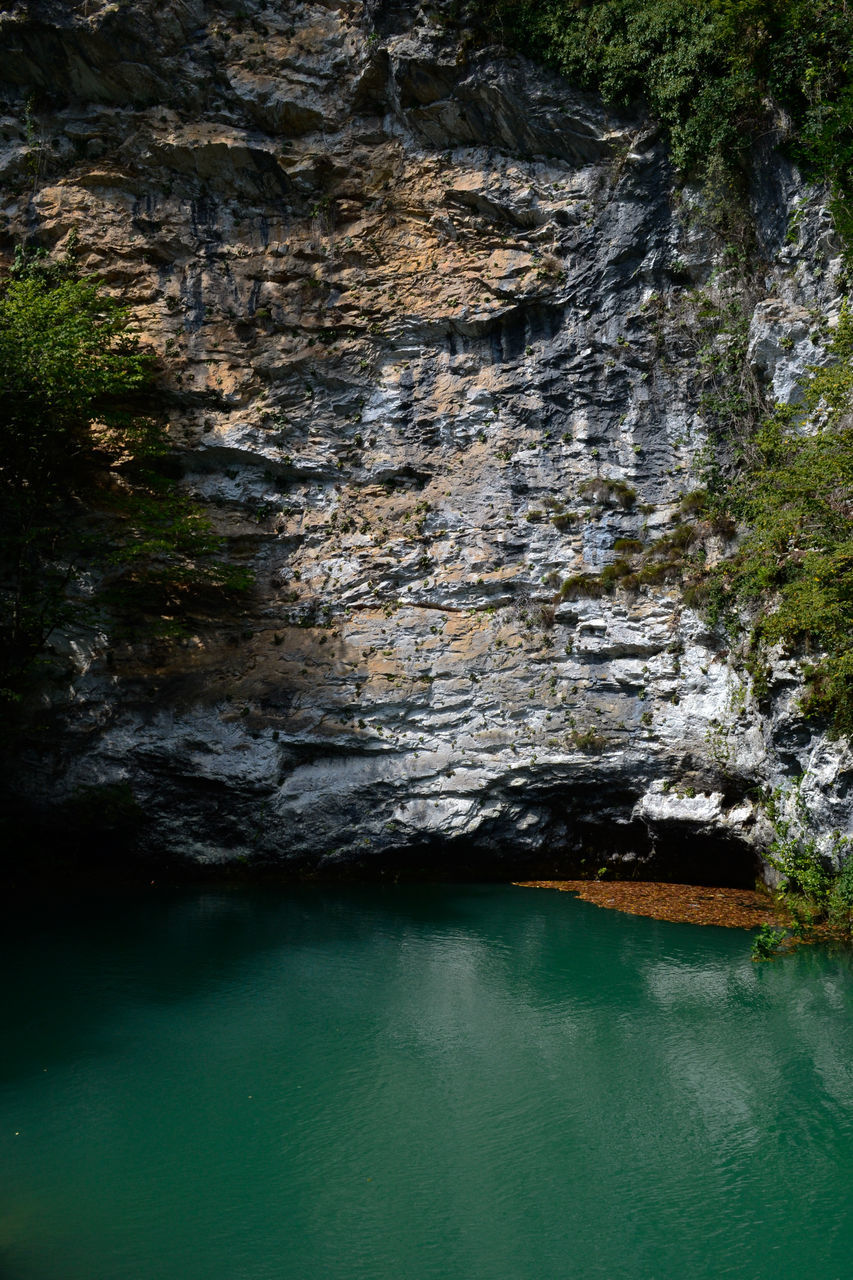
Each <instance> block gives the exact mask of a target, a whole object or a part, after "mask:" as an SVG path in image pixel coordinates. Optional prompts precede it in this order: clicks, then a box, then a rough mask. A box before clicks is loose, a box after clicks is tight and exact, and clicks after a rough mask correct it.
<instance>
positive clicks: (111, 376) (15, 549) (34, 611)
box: [0, 253, 246, 696]
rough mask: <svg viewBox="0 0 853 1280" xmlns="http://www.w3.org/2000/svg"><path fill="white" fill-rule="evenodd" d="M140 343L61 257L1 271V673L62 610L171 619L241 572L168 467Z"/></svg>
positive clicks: (119, 310)
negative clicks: (192, 599)
mask: <svg viewBox="0 0 853 1280" xmlns="http://www.w3.org/2000/svg"><path fill="white" fill-rule="evenodd" d="M152 378H153V364H152V360H151V357H150V356H149V355H148V354H147V353H146V352H145V351H144V350H143V349H142V347H141V346H140V344H139V342H138V341H137V339H136V338H135V337H134V335H133V332H132V327H131V319H130V316H129V314H128V312H127V309H126V308H124V307H122V306H121V305H120V304H119V303H117V302H116V301H115V300H113V299H111V298H109V297H108V296H106V295H105V294H104V292H103V290H102V289H101V288H100V286H99V284H98V282H97V281H93V280H86V279H81V278H80V277H79V275H78V274H77V272H76V270H75V267H74V262H73V259H72V258H71V257H66V258H65V259H63V260H62V261H51V260H50V259H48V258H47V257H46V256H45V255H43V254H33V255H27V254H23V253H19V254H18V255H17V257H16V261H15V264H14V266H13V268H12V270H11V272H10V273H9V276H8V278H7V279H6V280H5V281H4V282H3V284H2V285H0V603H1V604H2V614H0V654H2V664H1V665H0V685H2V686H3V688H4V691H5V693H6V695H7V696H8V695H9V694H10V693H13V692H14V691H15V690H16V689H17V688H18V687H19V685H20V680H21V678H22V677H23V676H25V675H26V674H27V673H28V672H29V671H30V670H31V668H32V663H33V661H34V660H35V659H37V658H38V657H39V656H40V655H41V654H43V652H44V649H45V646H46V643H47V641H48V638H49V637H50V635H51V633H52V632H54V631H55V630H56V628H57V627H59V626H61V625H62V624H63V623H66V622H68V621H69V620H70V619H71V618H72V617H76V618H77V619H78V620H79V619H82V618H83V617H84V615H85V616H87V617H88V619H89V620H91V621H94V620H95V615H97V621H98V623H99V625H100V626H102V627H103V626H105V625H109V626H110V627H111V628H113V629H115V628H116V627H119V626H124V627H127V626H128V625H129V624H134V623H137V624H138V623H139V622H140V621H142V622H145V623H147V624H149V625H150V624H154V623H156V624H162V623H163V622H164V621H171V620H173V619H174V616H175V614H176V613H177V611H179V609H180V607H181V604H182V602H183V601H184V600H185V599H186V597H187V595H188V593H189V592H190V590H191V589H195V590H197V589H198V587H199V585H203V586H207V587H211V586H212V587H214V588H221V587H240V586H244V585H246V583H245V581H244V580H243V578H241V575H240V574H239V573H235V572H233V571H232V570H231V569H229V568H228V567H227V566H225V565H222V564H220V563H219V562H218V561H216V560H215V559H214V558H213V557H214V553H215V552H216V551H217V550H218V541H217V539H215V538H214V537H213V535H212V532H211V529H210V525H209V522H208V521H207V520H206V519H205V517H204V515H203V513H202V512H201V511H200V510H199V509H198V508H197V507H196V505H195V504H194V503H192V502H191V501H190V500H189V499H188V498H187V497H186V496H185V495H183V494H182V493H181V492H180V490H179V489H178V488H177V485H176V483H175V480H174V479H173V478H172V477H171V476H170V475H169V471H168V467H167V465H166V464H167V462H168V455H169V450H168V445H167V441H166V438H165V435H164V433H163V431H162V429H161V428H160V426H159V425H158V423H157V421H156V419H155V418H154V417H152V416H151V414H150V412H146V410H148V409H149V408H150V404H151V397H150V388H151V384H152Z"/></svg>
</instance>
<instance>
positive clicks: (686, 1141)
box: [0, 886, 853, 1280]
mask: <svg viewBox="0 0 853 1280" xmlns="http://www.w3.org/2000/svg"><path fill="white" fill-rule="evenodd" d="M2 945H3V946H4V947H5V948H6V951H7V954H6V957H5V958H6V962H7V972H12V971H13V969H14V972H16V973H17V974H20V975H21V980H20V981H19V982H17V983H15V984H7V989H6V990H5V991H3V992H2V994H0V1002H2V1004H0V1008H2V1016H3V1018H4V1024H5V1025H6V1026H7V1027H15V1029H16V1034H15V1036H13V1037H10V1038H9V1039H8V1040H7V1041H6V1043H5V1045H4V1050H3V1054H2V1075H0V1081H2V1088H0V1121H2V1133H3V1134H4V1135H5V1139H6V1140H5V1144H4V1150H3V1155H2V1156H0V1191H2V1192H3V1193H4V1203H5V1204H6V1205H7V1206H8V1209H7V1217H5V1218H3V1219H0V1257H3V1256H4V1253H3V1252H2V1251H3V1250H5V1258H6V1259H8V1261H7V1263H6V1265H7V1270H8V1272H9V1275H10V1277H15V1280H17V1277H18V1276H21V1277H23V1276H28V1277H30V1280H60V1278H61V1280H78V1278H79V1280H91V1277H92V1276H93V1275H105V1276H106V1275H109V1276H110V1277H111V1280H140V1277H142V1276H146V1277H147V1276H149V1275H150V1276H153V1275H156V1276H158V1277H162V1280H172V1277H175V1278H176V1280H177V1277H180V1278H181V1280H194V1278H195V1277H198V1278H199V1280H201V1278H202V1277H204V1280H216V1278H217V1277H222V1280H231V1277H233V1276H240V1277H241V1278H242V1277H245V1278H246V1280H254V1278H255V1277H257V1278H258V1280H260V1278H261V1277H267V1276H269V1277H273V1276H275V1277H276V1278H277V1280H281V1278H282V1277H284V1278H285V1280H289V1278H290V1277H293V1280H312V1278H313V1277H317V1280H338V1278H340V1280H353V1278H357V1277H362V1276H363V1277H365V1280H382V1278H384V1277H388V1278H389V1280H391V1277H394V1280H397V1278H398V1277H400V1276H405V1277H406V1278H407V1280H427V1278H431V1277H435V1278H436V1280H438V1278H439V1277H441V1280H456V1277H459V1280H462V1277H465V1280H468V1277H483V1278H484V1280H504V1277H506V1280H510V1277H511V1278H512V1280H517V1278H518V1277H527V1276H530V1277H536V1280H551V1278H552V1277H553V1280H563V1278H564V1277H566V1276H575V1275H577V1276H583V1277H602V1278H604V1277H607V1280H610V1278H611V1277H616V1276H624V1277H637V1278H638V1280H640V1278H642V1280H648V1278H649V1277H651V1276H656V1275H657V1276H666V1277H669V1276H674V1275H680V1274H682V1273H683V1272H685V1271H689V1272H690V1273H691V1274H692V1275H696V1276H708V1277H711V1276H714V1277H716V1276H720V1275H727V1274H731V1275H750V1276H753V1275H754V1276H758V1277H763V1276H767V1277H768V1280H769V1277H770V1276H771V1275H773V1276H778V1275H785V1274H788V1273H789V1272H791V1273H792V1272H793V1270H794V1268H795V1267H796V1268H797V1269H798V1270H800V1271H802V1272H803V1274H808V1275H809V1276H813V1277H816V1278H817V1280H821V1278H822V1277H830V1276H833V1275H836V1274H838V1275H841V1274H846V1265H847V1264H846V1255H845V1253H844V1242H843V1238H842V1233H841V1231H840V1230H839V1229H838V1226H837V1224H838V1222H839V1221H840V1219H842V1218H843V1215H844V1213H845V1212H846V1211H848V1210H849V1208H850V1204H849V1199H850V1194H851V1193H850V1191H849V1188H850V1186H851V1185H853V1178H851V1175H853V1135H851V1131H850V1130H851V1126H850V1115H851V1102H853V1077H852V1075H851V1063H853V1019H851V1012H853V1010H851V984H850V981H849V979H850V966H849V962H848V960H847V959H846V957H844V956H831V955H827V954H824V953H818V952H810V953H809V952H801V953H798V954H797V955H794V956H791V957H788V958H786V959H785V960H783V961H781V962H779V963H778V964H774V965H765V966H755V965H753V964H751V963H750V960H749V936H748V935H746V934H741V933H735V932H727V931H724V930H718V929H704V930H703V929H699V928H691V927H689V926H679V925H668V924H661V923H660V922H656V921H651V920H644V919H640V918H637V917H629V916H619V915H615V914H611V913H607V912H604V911H601V910H599V909H598V908H596V907H593V906H590V905H589V904H585V903H579V902H576V901H574V900H572V899H570V898H568V897H567V896H566V895H557V894H554V895H551V894H545V893H543V894H534V893H531V892H526V891H523V890H514V889H512V888H501V887H497V886H488V887H482V888H480V887H471V888H465V887H458V886H456V887H453V888H447V889H443V888H435V887H424V886H419V887H415V888H405V889H370V890H353V889H348V890H340V891H332V890H329V889H325V888H324V889H315V888H306V889H304V890H293V891H290V892H287V893H278V892H270V891H265V892H253V891H246V890H241V891H237V892H234V893H219V894H216V893H208V894H204V893H177V894H152V895H149V896H148V897H145V898H141V899H134V898H124V899H119V900H113V901H109V902H101V903H98V902H87V903H81V904H79V905H78V907H77V908H75V910H74V911H69V910H68V909H67V907H66V908H64V909H63V910H57V911H45V910H44V909H43V908H40V909H39V911H38V912H37V913H35V914H33V915H30V916H29V918H28V917H27V915H26V913H21V912H19V913H17V914H16V916H15V918H14V919H10V921H9V922H8V928H7V931H6V934H5V937H4V941H3V944H2ZM15 1135H18V1136H23V1137H24V1141H23V1142H18V1141H15V1142H12V1140H11V1138H12V1136H15ZM830 1205H832V1212H831V1213H830V1212H829V1210H828V1206H830ZM771 1264H772V1265H771ZM2 1275H3V1271H2V1266H0V1276H2Z"/></svg>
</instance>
